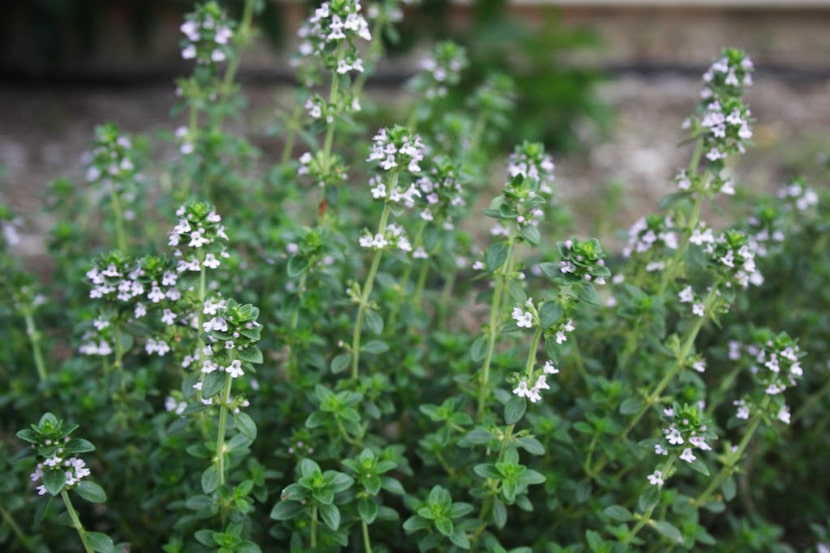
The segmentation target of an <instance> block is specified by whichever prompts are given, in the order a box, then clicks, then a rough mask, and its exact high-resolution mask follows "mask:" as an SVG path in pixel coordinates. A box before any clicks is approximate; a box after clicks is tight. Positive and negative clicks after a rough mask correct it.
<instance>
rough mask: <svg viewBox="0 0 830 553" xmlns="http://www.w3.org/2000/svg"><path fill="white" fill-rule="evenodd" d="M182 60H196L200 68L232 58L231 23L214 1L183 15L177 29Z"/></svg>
mask: <svg viewBox="0 0 830 553" xmlns="http://www.w3.org/2000/svg"><path fill="white" fill-rule="evenodd" d="M180 29H181V31H182V33H183V34H184V36H185V38H184V39H183V40H182V43H181V48H182V58H184V59H186V60H196V63H197V64H199V65H208V66H212V65H214V64H216V63H220V62H223V61H225V60H226V59H228V57H230V56H231V55H232V49H231V39H232V38H233V21H231V20H229V19H228V17H227V16H226V15H225V13H224V11H222V8H220V7H219V4H217V3H216V2H208V3H206V4H202V5H200V6H198V7H197V8H196V11H194V12H192V13H189V14H187V15H186V16H185V22H184V23H182V25H181V27H180Z"/></svg>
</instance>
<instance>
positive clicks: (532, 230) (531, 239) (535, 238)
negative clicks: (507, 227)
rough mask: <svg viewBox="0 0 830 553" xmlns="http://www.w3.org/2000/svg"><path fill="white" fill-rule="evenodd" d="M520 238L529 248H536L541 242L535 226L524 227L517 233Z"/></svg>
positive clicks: (540, 236) (537, 228)
mask: <svg viewBox="0 0 830 553" xmlns="http://www.w3.org/2000/svg"><path fill="white" fill-rule="evenodd" d="M519 236H521V237H522V238H523V239H524V240H525V241H526V242H527V243H528V244H530V245H531V246H538V245H539V242H541V241H542V235H541V234H540V233H539V227H537V226H536V225H524V226H523V227H522V230H521V231H519Z"/></svg>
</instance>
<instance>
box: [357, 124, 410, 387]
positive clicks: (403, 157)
mask: <svg viewBox="0 0 830 553" xmlns="http://www.w3.org/2000/svg"><path fill="white" fill-rule="evenodd" d="M425 153H426V152H425V147H424V144H423V142H422V141H421V138H420V137H419V136H418V135H417V134H414V133H412V132H411V131H410V130H409V129H407V128H405V127H394V128H392V129H381V130H380V131H379V132H378V133H377V134H376V135H375V136H374V138H373V139H372V147H371V150H370V152H369V157H368V159H367V161H369V162H370V163H372V164H373V165H375V166H376V168H377V170H378V171H379V172H380V173H379V174H377V175H375V176H373V177H372V178H371V179H370V180H369V186H370V187H371V188H370V192H371V194H372V197H373V198H374V199H376V200H381V201H383V210H382V211H381V215H380V221H379V222H378V227H377V231H376V232H375V233H372V232H370V231H369V230H364V231H363V234H362V235H361V236H360V239H359V240H358V243H359V244H360V247H362V248H366V249H370V250H374V255H373V256H372V263H371V266H370V267H369V273H368V274H367V275H366V280H365V281H364V283H363V285H362V286H361V285H359V284H357V283H356V282H353V283H352V285H351V286H350V290H349V294H350V296H351V299H352V301H354V302H355V303H357V304H358V308H357V318H356V320H355V326H354V333H353V335H352V345H351V377H352V379H356V378H357V375H358V366H359V364H360V339H361V336H362V333H363V321H364V317H366V314H367V313H369V312H370V310H371V309H372V306H371V304H370V302H369V298H370V297H371V294H372V288H373V286H374V282H375V276H376V275H377V271H378V268H379V267H380V260H381V257H382V256H383V252H384V251H387V250H389V249H392V248H396V249H399V250H401V251H404V252H410V251H412V244H411V243H410V241H409V238H408V237H407V236H406V232H405V231H404V229H403V227H402V226H400V225H398V224H396V223H390V222H389V218H390V216H391V215H392V213H393V208H394V207H396V206H401V207H410V208H411V207H414V205H415V198H416V197H417V196H420V194H421V192H420V191H419V190H418V188H417V187H416V186H415V184H414V183H413V180H414V178H415V177H416V176H417V175H418V174H420V172H421V166H420V163H421V161H423V159H424V155H425ZM371 316H372V317H374V318H377V319H378V320H379V324H378V323H374V324H373V327H375V328H376V329H377V330H378V332H379V331H380V330H382V328H383V324H382V319H380V317H379V316H377V317H375V316H376V314H374V313H373V315H371Z"/></svg>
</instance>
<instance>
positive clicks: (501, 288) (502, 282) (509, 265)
mask: <svg viewBox="0 0 830 553" xmlns="http://www.w3.org/2000/svg"><path fill="white" fill-rule="evenodd" d="M514 245H515V237H514V236H513V235H512V234H511V236H510V238H509V239H508V246H507V259H506V260H505V262H504V264H503V265H502V266H501V269H500V270H499V272H498V274H497V278H496V284H495V290H494V291H493V301H492V303H491V304H490V319H489V323H488V327H487V354H486V355H485V357H484V364H483V365H482V367H481V373H480V374H479V378H478V410H477V413H478V420H479V421H481V420H482V418H483V417H484V407H485V404H486V402H487V397H488V395H489V389H488V384H489V381H490V364H491V363H492V360H493V352H494V351H495V348H496V334H497V333H498V326H499V319H500V318H501V302H502V297H503V296H504V292H505V290H506V288H507V278H508V275H509V274H510V271H512V269H513V246H514Z"/></svg>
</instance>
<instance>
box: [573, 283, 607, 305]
mask: <svg viewBox="0 0 830 553" xmlns="http://www.w3.org/2000/svg"><path fill="white" fill-rule="evenodd" d="M577 296H578V297H579V301H581V302H583V303H587V304H588V305H599V304H601V303H602V299H600V297H599V293H598V292H597V291H596V288H594V286H593V285H592V284H587V283H585V284H583V285H582V286H580V287H579V290H578V292H577Z"/></svg>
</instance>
